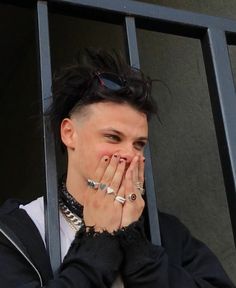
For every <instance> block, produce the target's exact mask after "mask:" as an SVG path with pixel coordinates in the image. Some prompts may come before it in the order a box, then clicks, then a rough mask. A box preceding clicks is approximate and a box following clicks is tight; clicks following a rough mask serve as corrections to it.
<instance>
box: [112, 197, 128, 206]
mask: <svg viewBox="0 0 236 288" xmlns="http://www.w3.org/2000/svg"><path fill="white" fill-rule="evenodd" d="M115 200H116V201H118V202H120V203H121V204H122V205H124V204H125V201H126V199H125V198H124V197H122V196H119V195H118V196H116V197H115Z"/></svg>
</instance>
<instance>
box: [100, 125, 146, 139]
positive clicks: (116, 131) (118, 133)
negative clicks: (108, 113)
mask: <svg viewBox="0 0 236 288" xmlns="http://www.w3.org/2000/svg"><path fill="white" fill-rule="evenodd" d="M102 131H110V132H113V133H115V134H117V135H120V136H125V135H124V134H123V133H122V132H120V131H118V130H116V129H114V128H112V127H108V128H105V129H102ZM137 140H141V141H148V138H147V137H144V136H141V137H138V138H137Z"/></svg>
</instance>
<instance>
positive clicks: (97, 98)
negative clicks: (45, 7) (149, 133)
mask: <svg viewBox="0 0 236 288" xmlns="http://www.w3.org/2000/svg"><path fill="white" fill-rule="evenodd" d="M151 84H152V81H151V79H150V78H148V77H145V76H144V74H143V73H142V71H141V70H139V69H136V68H133V67H131V66H130V65H128V64H127V63H126V62H125V61H124V59H123V58H122V57H121V56H120V55H119V54H118V53H116V52H114V51H113V52H107V51H104V50H95V49H85V50H83V51H82V52H81V53H79V55H78V57H77V59H76V61H75V62H74V63H73V64H71V65H69V66H67V67H64V68H63V69H61V70H60V71H59V72H58V73H56V74H55V76H54V77H53V84H52V96H53V103H52V105H51V107H50V108H49V110H48V113H47V114H48V116H49V117H50V120H51V123H52V127H53V130H54V133H55V137H56V140H57V141H59V143H61V144H62V142H61V140H60V125H61V122H62V120H63V119H64V118H67V117H69V118H70V117H71V115H72V114H73V113H75V112H78V113H79V112H80V111H81V110H82V109H83V108H84V107H86V106H87V105H90V104H93V103H99V102H114V103H120V104H128V105H130V106H131V107H133V108H134V109H136V110H137V111H140V112H143V113H144V114H146V116H147V119H148V120H149V119H150V117H151V115H152V114H156V113H157V106H156V103H155V101H154V100H153V98H152V96H151ZM62 147H64V146H63V144H62ZM64 149H65V147H64Z"/></svg>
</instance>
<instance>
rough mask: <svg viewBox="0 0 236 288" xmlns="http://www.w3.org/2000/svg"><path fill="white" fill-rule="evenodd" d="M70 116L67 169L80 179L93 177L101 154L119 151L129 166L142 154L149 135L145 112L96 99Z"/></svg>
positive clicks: (108, 154)
mask: <svg viewBox="0 0 236 288" xmlns="http://www.w3.org/2000/svg"><path fill="white" fill-rule="evenodd" d="M84 109H86V112H85V113H83V111H81V112H82V113H81V115H80V114H79V113H75V114H74V115H73V116H72V117H71V123H72V125H73V127H74V134H73V145H72V146H73V147H72V148H73V149H71V148H68V163H69V164H68V165H69V166H68V169H70V171H73V174H74V175H76V177H78V180H80V181H86V179H88V178H89V179H93V177H94V172H95V170H96V168H97V166H98V163H99V160H100V159H101V157H102V156H105V155H107V156H112V155H113V154H114V153H118V154H119V155H120V157H121V158H125V159H126V163H127V166H128V165H129V163H130V162H131V160H132V158H133V157H134V156H135V155H142V154H143V150H144V146H145V144H146V142H147V137H148V124H147V117H146V115H145V114H143V113H141V112H139V111H137V110H135V109H134V108H132V107H131V106H129V105H127V104H116V103H113V102H106V103H95V104H91V105H89V106H87V107H86V108H84Z"/></svg>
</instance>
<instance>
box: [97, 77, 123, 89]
mask: <svg viewBox="0 0 236 288" xmlns="http://www.w3.org/2000/svg"><path fill="white" fill-rule="evenodd" d="M99 79H100V81H101V84H102V85H103V86H104V87H106V88H108V89H110V90H113V91H117V90H120V89H121V88H123V87H124V83H123V81H122V80H121V78H120V77H119V76H118V75H116V74H112V73H101V74H100V75H99Z"/></svg>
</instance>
